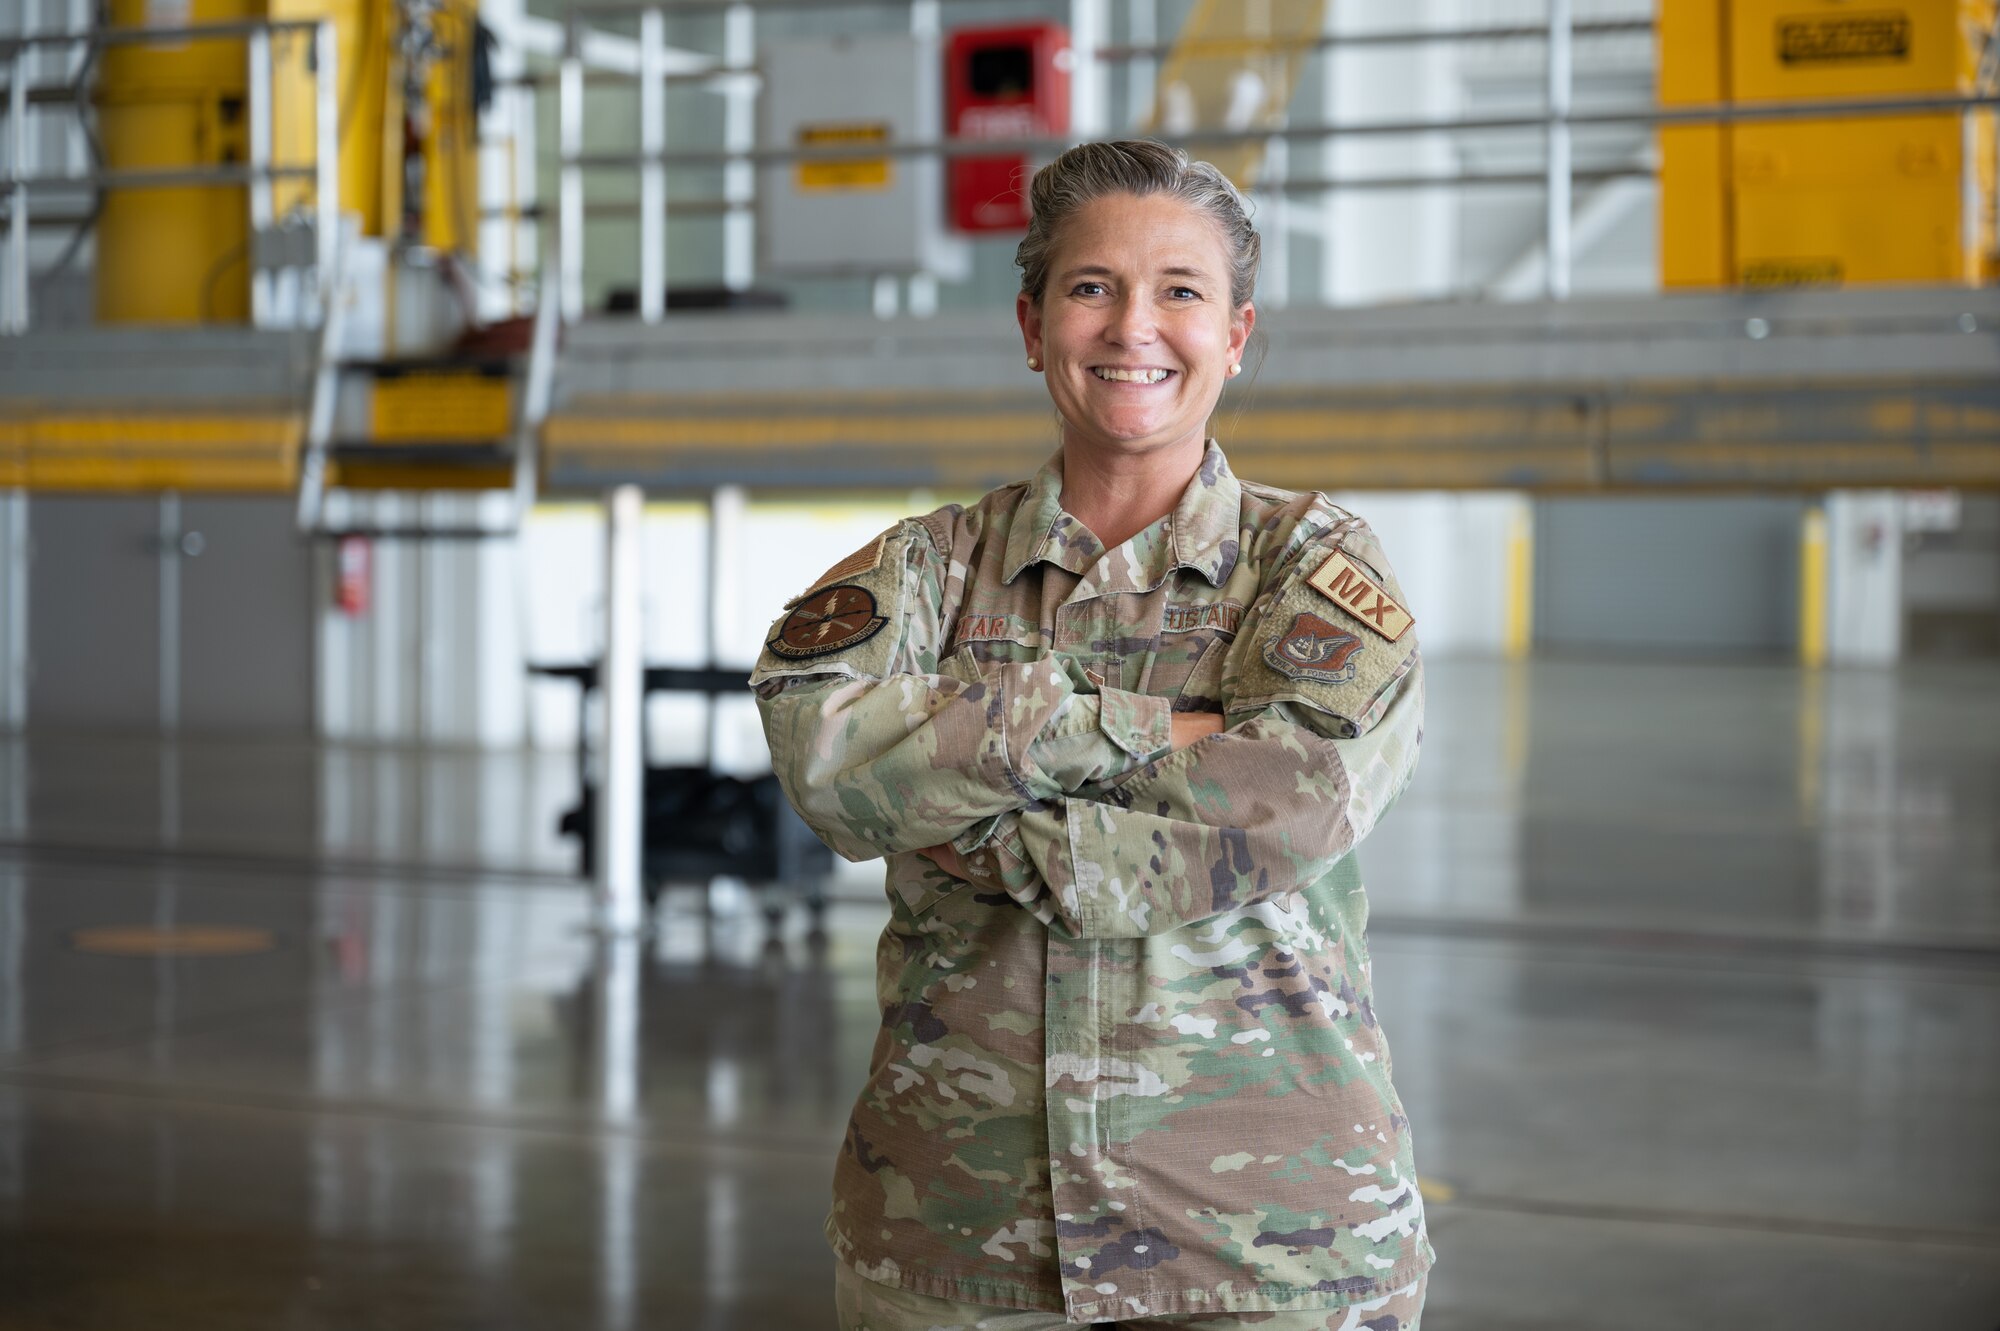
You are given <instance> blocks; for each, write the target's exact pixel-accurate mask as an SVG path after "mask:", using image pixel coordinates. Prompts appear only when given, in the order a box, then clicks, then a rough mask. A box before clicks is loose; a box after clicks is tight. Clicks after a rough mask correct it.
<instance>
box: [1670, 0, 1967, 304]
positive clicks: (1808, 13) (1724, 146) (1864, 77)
mask: <svg viewBox="0 0 2000 1331" xmlns="http://www.w3.org/2000/svg"><path fill="white" fill-rule="evenodd" d="M1993 16H1994V3H1993V0H1890V2H1889V3H1884V4H1879V5H1877V4H1866V5H1863V4H1854V3H1846V2H1844V0H1661V5H1660V19H1659V43H1660V75H1659V88H1660V101H1661V103H1662V104H1663V105H1665V106H1677V105H1678V106H1688V105H1713V104H1720V103H1731V102H1764V103H1771V102H1785V101H1807V100H1813V101H1819V100H1831V99H1858V98H1870V97H1878V98H1890V97H1917V96H1926V95H1931V96H1950V95H1964V94H1969V93H1971V92H1972V91H1973V90H1974V88H1975V86H1976V83H1977V76H1978V62H1979V53H1980V48H1981V44H1982V42H1983V41H1984V39H1985V35H1986V33H1987V32H1989V31H1990V30H1991V27H1992V23H1993ZM1660 155H1661V160H1660V276H1661V281H1662V282H1663V284H1664V285H1666V286H1668V287H1726V286H1752V287H1768V286H1844V285H1848V284H1859V283H1883V282H1901V283H1965V284H1978V283H1981V282H1985V281H1991V280H1992V279H1993V277H1994V276H1995V271H1996V266H1995V254H1994V244H1995V233H1994V174H1995V173H1994V115H1993V112H1992V110H1991V109H1981V110H1979V111H1975V112H1969V113H1968V112H1957V111H1945V112H1926V113H1921V114H1915V115H1883V116H1869V117H1842V118H1837V119H1834V118H1829V119H1823V120H1788V121H1762V122H1744V123H1738V124H1734V125H1698V126H1667V127H1662V129H1661V131H1660Z"/></svg>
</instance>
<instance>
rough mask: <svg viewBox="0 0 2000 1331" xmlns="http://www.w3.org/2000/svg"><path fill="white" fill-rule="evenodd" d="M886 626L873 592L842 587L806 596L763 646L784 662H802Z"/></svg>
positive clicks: (865, 638) (842, 647)
mask: <svg viewBox="0 0 2000 1331" xmlns="http://www.w3.org/2000/svg"><path fill="white" fill-rule="evenodd" d="M851 557H852V556H850V558H851ZM878 558H879V551H878ZM843 562H845V561H843ZM869 567H870V568H873V567H874V565H872V564H871V565H869ZM888 622H889V621H888V619H887V618H886V617H884V616H883V615H881V614H878V613H877V612H876V607H875V594H874V593H873V592H871V591H869V590H868V589H867V588H866V587H857V586H855V585H854V584H853V583H842V584H841V585H839V586H835V587H827V588H825V589H823V590H820V591H815V592H811V593H809V594H808V595H807V596H806V597H805V598H804V599H803V600H801V601H800V602H799V603H798V604H797V605H795V606H793V607H792V611H791V613H790V614H788V615H786V616H785V617H784V619H783V620H781V621H780V622H779V624H778V630H777V632H776V633H774V634H772V635H771V638H770V641H769V642H767V643H765V644H764V645H765V646H767V647H769V648H770V649H771V650H772V651H773V652H775V653H777V654H778V655H779V656H782V657H784V658H786V659H787V660H792V661H802V660H806V659H808V658H810V657H814V656H826V655H828V654H829V653H832V652H839V651H845V650H846V649H847V648H849V647H853V646H855V645H856V644H858V643H863V642H866V641H868V639H870V638H872V637H874V636H875V635H876V634H877V633H880V632H881V631H882V626H883V625H884V624H886V623H888Z"/></svg>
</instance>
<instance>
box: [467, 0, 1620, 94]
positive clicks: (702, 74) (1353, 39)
mask: <svg viewBox="0 0 2000 1331" xmlns="http://www.w3.org/2000/svg"><path fill="white" fill-rule="evenodd" d="M585 12H589V11H585ZM620 12H626V11H620ZM1658 26H1659V25H1658V24H1656V23H1654V21H1653V20H1652V19H1649V18H1644V19H1614V20H1606V21H1604V22H1596V23H1578V24H1576V25H1574V26H1573V27H1572V29H1571V32H1572V33H1573V35H1575V36H1577V37H1609V36H1621V35H1631V34H1635V33H1651V32H1653V31H1654V30H1655V29H1656V28H1657V27H1658ZM1548 35H1549V30H1548V29H1547V28H1546V27H1504V28H1502V27H1489V28H1428V29H1426V28H1407V29H1398V30H1396V31H1392V32H1356V33H1341V34H1331V35H1328V36H1325V37H1320V38H1317V39H1315V40H1313V41H1311V42H1304V43H1300V42H1229V43H1194V44H1192V45H1190V46H1189V47H1188V49H1187V53H1189V54H1193V55H1201V54H1203V53H1205V52H1208V51H1209V50H1210V48H1211V47H1213V48H1214V49H1215V50H1218V51H1221V50H1226V51H1228V52H1232V53H1233V52H1239V51H1260V50H1285V51H1292V50H1299V49H1304V50H1308V51H1337V50H1344V49H1347V48H1350V47H1352V48H1356V49H1364V50H1365V49H1374V48H1378V47H1387V46H1418V45H1425V44H1456V43H1461V42H1466V43H1477V42H1503V41H1522V40H1526V39H1532V38H1541V39H1544V40H1545V39H1547V37H1548ZM1173 49H1174V48H1173V46H1172V45H1171V44H1170V43H1159V44H1155V45H1144V44H1142V45H1136V46H1131V45H1127V46H1100V47H1098V48H1097V52H1096V54H1097V58H1098V59H1099V60H1104V61H1127V60H1161V59H1164V58H1166V55H1167V53H1168V52H1170V51H1172V50H1173ZM639 77H640V76H639V74H638V73H637V72H636V71H632V70H623V69H593V70H589V71H587V72H586V74H585V82H587V83H608V84H609V83H636V82H637V81H638V80H639ZM763 77H764V69H763V66H761V65H724V64H714V65H708V66H705V67H703V68H700V69H686V70H676V71H674V72H672V73H669V74H666V75H664V76H663V78H664V81H665V82H667V83H670V84H698V83H711V82H719V81H722V80H725V79H740V78H747V79H762V78H763ZM560 78H561V75H560V74H559V73H558V72H557V71H555V70H536V71H532V72H528V73H521V74H515V75H512V76H510V77H508V78H505V79H502V80H500V86H502V87H511V88H548V87H554V86H555V84H556V83H557V81H558V80H559V79H560Z"/></svg>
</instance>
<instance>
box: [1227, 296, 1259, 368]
mask: <svg viewBox="0 0 2000 1331" xmlns="http://www.w3.org/2000/svg"><path fill="white" fill-rule="evenodd" d="M1256 326H1257V307H1256V305H1254V304H1253V303H1251V302H1250V301H1247V300H1246V301H1244V302H1243V304H1242V305H1241V306H1240V307H1238V309H1237V311H1236V314H1235V316H1234V317H1233V318H1231V319H1230V321H1229V363H1230V364H1232V365H1238V364H1241V363H1242V361H1243V348H1244V347H1246V346H1248V345H1249V344H1250V332H1251V330H1252V329H1254V328H1255V327H1256Z"/></svg>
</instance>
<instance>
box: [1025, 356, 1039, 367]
mask: <svg viewBox="0 0 2000 1331" xmlns="http://www.w3.org/2000/svg"><path fill="white" fill-rule="evenodd" d="M1028 368H1029V369H1031V370H1039V369H1041V368H1042V363H1041V362H1040V361H1038V360H1036V359H1035V358H1034V357H1033V356H1030V357H1028Z"/></svg>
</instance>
